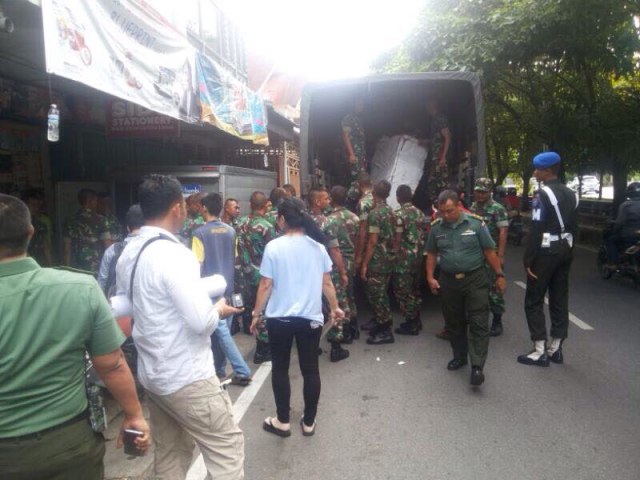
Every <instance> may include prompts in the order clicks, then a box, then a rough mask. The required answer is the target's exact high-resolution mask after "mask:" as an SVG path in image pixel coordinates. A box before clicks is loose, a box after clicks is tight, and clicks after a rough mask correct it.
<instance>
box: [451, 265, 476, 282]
mask: <svg viewBox="0 0 640 480" xmlns="http://www.w3.org/2000/svg"><path fill="white" fill-rule="evenodd" d="M481 269H482V267H480V268H476V269H475V270H471V271H469V272H458V273H454V272H445V271H444V270H443V271H442V273H443V274H445V275H447V276H449V277H453V278H455V279H456V280H462V279H464V278H466V277H468V276H469V275H473V274H474V273H476V272H477V271H478V270H481Z"/></svg>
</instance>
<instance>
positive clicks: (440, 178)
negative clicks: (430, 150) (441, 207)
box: [427, 159, 449, 206]
mask: <svg viewBox="0 0 640 480" xmlns="http://www.w3.org/2000/svg"><path fill="white" fill-rule="evenodd" d="M433 162H434V163H433V165H432V166H431V168H430V169H429V178H428V180H427V189H428V192H429V201H430V202H431V205H433V204H434V203H436V200H437V199H438V195H440V193H441V192H442V191H443V190H446V189H447V188H449V169H448V168H447V166H446V165H445V166H444V167H440V166H439V165H438V163H437V159H433ZM431 205H430V206H431Z"/></svg>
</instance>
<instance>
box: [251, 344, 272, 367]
mask: <svg viewBox="0 0 640 480" xmlns="http://www.w3.org/2000/svg"><path fill="white" fill-rule="evenodd" d="M270 361H271V348H269V344H268V343H265V342H259V341H256V353H254V354H253V363H255V364H256V365H260V364H261V363H264V362H270Z"/></svg>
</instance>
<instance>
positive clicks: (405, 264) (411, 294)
mask: <svg viewBox="0 0 640 480" xmlns="http://www.w3.org/2000/svg"><path fill="white" fill-rule="evenodd" d="M412 196H413V194H412V192H411V187H409V185H400V186H399V187H398V189H397V190H396V198H397V200H398V203H399V204H400V208H398V209H397V210H396V211H395V216H396V228H395V232H396V233H395V245H396V262H395V268H394V271H393V276H392V279H391V283H392V285H393V292H394V293H395V296H396V299H397V300H398V304H399V305H400V311H401V312H402V314H403V316H404V318H405V322H404V323H402V324H401V325H400V326H399V327H398V328H396V330H395V332H396V333H398V334H400V335H418V333H419V332H420V330H421V329H422V322H421V321H420V305H421V304H422V297H421V296H420V292H419V289H418V280H419V278H420V277H419V276H420V270H421V268H422V258H423V255H422V252H423V250H424V242H425V229H426V227H427V224H428V223H429V220H428V219H427V217H426V216H425V215H424V213H422V211H421V210H419V209H417V208H416V207H415V206H414V205H413V204H412V203H411V198H412Z"/></svg>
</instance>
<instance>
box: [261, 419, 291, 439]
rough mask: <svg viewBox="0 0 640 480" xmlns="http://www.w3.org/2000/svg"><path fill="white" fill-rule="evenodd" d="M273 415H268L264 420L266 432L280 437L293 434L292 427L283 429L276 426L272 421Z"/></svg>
mask: <svg viewBox="0 0 640 480" xmlns="http://www.w3.org/2000/svg"><path fill="white" fill-rule="evenodd" d="M272 420H273V419H272V417H267V418H266V419H265V421H264V422H262V429H263V430H264V431H265V432H269V433H273V434H274V435H278V436H279V437H282V438H286V437H290V436H291V429H289V430H282V429H281V428H278V427H274V426H273V424H272V423H271V421H272Z"/></svg>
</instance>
